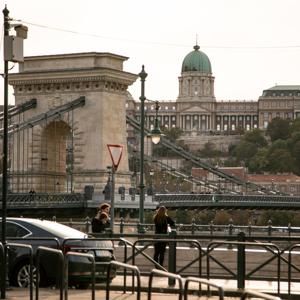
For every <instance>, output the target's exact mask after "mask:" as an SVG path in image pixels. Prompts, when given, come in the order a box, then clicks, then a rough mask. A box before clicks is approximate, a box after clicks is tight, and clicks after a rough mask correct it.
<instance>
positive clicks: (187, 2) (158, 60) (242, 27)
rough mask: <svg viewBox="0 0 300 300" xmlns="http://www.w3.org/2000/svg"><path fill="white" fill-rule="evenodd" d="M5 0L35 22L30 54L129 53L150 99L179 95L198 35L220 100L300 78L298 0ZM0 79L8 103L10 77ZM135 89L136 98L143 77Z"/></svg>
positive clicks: (18, 15) (131, 68) (130, 66)
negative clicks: (183, 70)
mask: <svg viewBox="0 0 300 300" xmlns="http://www.w3.org/2000/svg"><path fill="white" fill-rule="evenodd" d="M0 3H2V4H5V3H6V4H7V7H8V9H9V11H10V17H12V18H14V19H20V20H22V21H23V22H24V24H25V25H27V26H28V39H27V40H26V41H25V44H24V54H25V56H32V55H46V54H63V53H74V52H93V51H97V52H111V53H115V54H120V55H123V56H127V57H129V59H128V60H127V61H126V62H125V64H124V70H125V71H128V72H132V73H139V72H140V71H141V66H142V65H143V64H144V65H145V69H146V72H147V73H148V77H147V81H146V97H147V98H149V99H153V100H176V98H177V95H178V76H180V72H181V64H182V61H183V59H184V57H185V55H187V54H188V53H189V52H190V51H192V50H193V46H194V45H195V43H196V35H198V44H199V45H200V47H201V50H202V51H203V52H205V53H206V54H207V55H208V57H209V58H210V61H211V64H212V71H213V75H214V76H215V96H216V98H217V100H244V99H245V100H257V99H258V97H259V96H260V95H261V93H262V90H263V89H267V88H270V87H272V86H274V85H275V84H278V85H281V84H290V85H292V84H299V85H300V76H299V70H300V34H299V32H300V17H299V12H300V1H299V0H151V1H150V0H147V1H145V0H85V1H81V0H73V1H71V0H60V1H58V0H51V1H49V0H42V1H41V0H26V1H25V0H4V1H2V2H0ZM3 8H4V5H3ZM3 8H1V10H2V9H3ZM2 18H3V16H2ZM25 22H26V23H25ZM2 23H3V22H1V24H2ZM2 32H3V28H2ZM11 33H14V31H13V30H12V31H11ZM2 51H3V33H2V34H1V52H2ZM17 70H18V69H17V67H15V68H14V69H13V70H12V72H16V71H17ZM1 72H2V73H3V62H1ZM0 84H1V97H0V101H1V102H2V103H3V79H1V82H0ZM129 91H130V92H131V93H132V95H133V97H134V99H136V100H137V99H138V97H139V96H140V82H139V80H138V81H137V82H136V83H135V84H134V85H132V86H131V87H130V88H129ZM10 99H12V97H11V98H10Z"/></svg>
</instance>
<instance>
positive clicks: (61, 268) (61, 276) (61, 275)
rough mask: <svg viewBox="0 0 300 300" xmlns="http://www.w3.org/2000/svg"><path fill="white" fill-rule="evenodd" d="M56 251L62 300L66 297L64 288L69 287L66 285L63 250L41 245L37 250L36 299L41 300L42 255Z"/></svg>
mask: <svg viewBox="0 0 300 300" xmlns="http://www.w3.org/2000/svg"><path fill="white" fill-rule="evenodd" d="M43 252H44V253H48V254H49V253H54V254H55V255H56V256H57V258H58V262H59V272H58V278H57V281H58V283H59V287H60V300H63V297H64V288H67V287H65V286H64V255H63V252H62V251H61V250H58V249H53V248H48V247H43V246H39V247H38V249H37V251H36V283H35V285H36V295H35V296H36V300H39V285H40V256H41V254H42V253H43Z"/></svg>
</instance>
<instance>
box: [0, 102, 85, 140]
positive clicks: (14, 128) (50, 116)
mask: <svg viewBox="0 0 300 300" xmlns="http://www.w3.org/2000/svg"><path fill="white" fill-rule="evenodd" d="M84 105H85V97H84V96H81V97H79V98H77V99H76V100H73V101H71V102H68V103H66V104H64V105H61V106H58V107H56V108H54V109H51V110H49V111H47V112H46V113H42V114H40V115H37V116H35V117H33V118H31V119H29V120H26V121H25V122H22V123H19V124H12V125H11V126H10V127H9V129H8V134H14V133H16V132H19V131H22V130H24V129H27V128H32V127H33V126H35V125H37V124H39V123H41V122H43V121H44V120H48V121H49V120H54V119H57V118H59V117H60V116H61V115H62V114H64V113H66V112H68V111H71V110H72V109H76V108H78V107H82V106H84ZM0 137H3V128H1V129H0Z"/></svg>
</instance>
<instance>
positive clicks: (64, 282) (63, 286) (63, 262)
mask: <svg viewBox="0 0 300 300" xmlns="http://www.w3.org/2000/svg"><path fill="white" fill-rule="evenodd" d="M173 241H176V240H173ZM123 242H124V243H125V244H127V241H125V240H123ZM128 244H130V242H128ZM217 244H218V243H217ZM235 244H236V245H238V246H239V245H240V246H245V245H246V244H250V245H252V244H255V246H264V247H267V248H268V247H271V246H273V245H272V244H267V243H266V244H263V245H262V244H260V243H242V242H239V243H235ZM10 246H14V247H17V246H20V247H24V246H25V247H26V245H23V244H21V245H18V244H14V243H11V245H10ZM298 246H299V245H294V247H298ZM211 247H213V243H212V244H211ZM275 248H276V247H275ZM0 249H2V250H3V246H2V245H1V244H0ZM292 249H294V248H293V247H291V250H292ZM242 251H245V249H242ZM2 252H3V253H4V251H2ZM43 252H44V253H49V252H50V253H54V254H56V257H57V260H58V262H59V266H60V267H59V271H58V272H57V278H56V279H57V282H58V283H59V287H60V299H63V295H64V292H65V299H66V300H67V295H68V294H67V291H66V290H67V289H68V279H67V278H68V274H67V272H68V268H67V265H68V259H69V257H71V256H72V255H76V256H77V255H79V256H84V257H87V258H88V259H89V260H90V261H91V274H92V277H91V281H92V282H93V281H94V279H95V278H94V276H95V270H94V267H95V261H94V257H93V255H91V254H84V253H78V252H75V253H72V252H69V253H68V254H66V255H63V252H62V251H61V250H57V249H53V248H47V247H43V246H40V247H38V249H37V252H36V255H37V256H36V267H37V279H36V281H35V284H36V299H37V300H38V299H39V274H40V273H39V272H40V255H41V254H42V253H43ZM207 252H208V253H209V251H207ZM278 255H280V251H278ZM0 259H1V261H0V263H3V260H4V258H3V255H2V256H0ZM107 265H108V271H107V282H106V299H109V291H110V289H111V286H110V280H109V278H110V272H111V268H112V267H119V268H124V269H129V270H131V271H132V272H134V273H135V274H136V276H137V280H138V282H137V285H136V286H135V287H134V285H133V289H132V292H133V293H134V291H135V290H136V291H137V299H138V300H139V299H140V293H141V279H140V274H141V273H140V270H139V267H138V266H135V265H129V264H126V263H121V262H117V261H111V262H109V263H108V264H107ZM125 274H127V273H126V272H125ZM125 276H126V275H125ZM154 276H160V277H166V278H168V279H169V280H170V279H172V280H177V282H178V283H179V287H178V288H176V287H174V289H173V291H172V293H174V292H175V293H178V295H179V299H180V300H181V299H182V297H183V295H184V300H187V295H188V293H189V291H190V287H189V283H190V282H195V283H199V290H200V291H201V284H204V285H207V286H209V287H215V288H216V289H217V290H218V291H217V292H218V295H219V299H221V300H222V299H223V297H224V291H223V288H224V287H222V286H220V285H218V284H216V283H215V282H213V281H212V280H205V279H203V278H198V277H192V276H191V277H187V278H186V283H185V285H184V286H183V280H182V277H181V276H180V275H179V274H175V273H172V272H166V271H162V270H156V269H152V270H151V271H150V273H149V279H148V291H147V292H148V299H149V300H151V296H152V293H153V292H154V291H153V277H154ZM31 281H32V282H31V283H33V278H32V277H31ZM199 290H198V292H199ZM196 291H197V290H196ZM91 292H92V299H93V300H94V299H95V298H94V295H95V285H94V284H92V291H91ZM235 292H236V294H240V295H241V299H246V298H247V297H252V296H253V297H259V298H261V299H266V300H279V299H280V298H278V297H274V296H271V295H268V294H265V293H260V292H257V291H251V290H244V289H237V290H236V291H235ZM278 292H279V291H278ZM124 293H125V290H124ZM208 294H209V289H208V290H207V295H208ZM31 299H32V294H31Z"/></svg>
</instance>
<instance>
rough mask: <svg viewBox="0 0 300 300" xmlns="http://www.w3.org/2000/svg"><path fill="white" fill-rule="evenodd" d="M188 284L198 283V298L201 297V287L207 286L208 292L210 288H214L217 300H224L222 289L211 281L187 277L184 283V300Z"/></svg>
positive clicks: (186, 296) (185, 299)
mask: <svg viewBox="0 0 300 300" xmlns="http://www.w3.org/2000/svg"><path fill="white" fill-rule="evenodd" d="M190 282H196V283H199V296H201V295H202V289H201V285H202V284H204V285H206V286H207V290H208V291H210V289H209V288H210V287H214V288H216V289H217V290H218V296H219V300H224V289H223V287H222V286H221V285H219V284H217V283H215V282H213V281H212V280H207V279H203V278H197V277H187V278H186V279H185V283H184V300H187V299H188V292H189V283H190ZM208 295H210V293H209V292H208Z"/></svg>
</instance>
